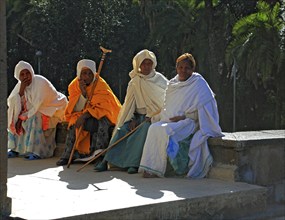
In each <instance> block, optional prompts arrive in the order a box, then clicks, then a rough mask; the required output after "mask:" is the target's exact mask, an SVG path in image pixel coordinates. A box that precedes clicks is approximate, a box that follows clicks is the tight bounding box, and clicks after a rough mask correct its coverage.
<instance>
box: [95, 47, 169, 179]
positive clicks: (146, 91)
mask: <svg viewBox="0 0 285 220" xmlns="http://www.w3.org/2000/svg"><path fill="white" fill-rule="evenodd" d="M156 64H157V61H156V57H155V54H154V53H153V52H151V51H149V50H146V49H145V50H142V51H140V52H139V53H137V54H136V55H135V57H134V58H133V70H132V71H131V72H130V73H129V75H130V78H131V80H130V81H129V84H128V88H127V93H126V97H125V101H124V104H123V107H122V109H121V111H120V114H119V116H118V121H117V125H116V128H115V130H114V132H113V136H112V140H111V142H110V145H109V146H111V145H112V144H113V143H115V142H117V141H118V140H120V139H121V138H122V137H124V136H125V135H128V133H129V132H131V131H133V129H135V127H136V126H138V125H140V124H141V123H143V124H141V126H140V127H138V129H137V130H135V131H133V133H132V134H131V135H129V136H128V137H126V138H124V139H123V140H122V141H121V142H119V143H118V144H117V145H115V146H114V147H113V148H112V149H111V150H109V151H108V152H107V153H106V155H105V157H104V159H103V161H102V163H101V164H99V165H97V166H96V167H95V170H97V171H104V170H107V162H108V163H109V165H110V166H115V167H119V168H122V169H126V170H127V172H128V173H129V174H133V173H137V172H138V167H139V164H140V159H141V154H142V150H143V145H144V142H145V138H146V134H147V131H148V128H149V126H150V121H148V120H147V118H150V117H152V116H153V115H154V114H156V113H157V112H159V111H160V109H161V107H162V105H163V97H164V92H165V89H166V86H167V83H168V80H167V79H166V78H165V77H164V76H163V75H162V74H161V73H159V72H157V71H156V70H155V67H156ZM146 120H147V121H146Z"/></svg>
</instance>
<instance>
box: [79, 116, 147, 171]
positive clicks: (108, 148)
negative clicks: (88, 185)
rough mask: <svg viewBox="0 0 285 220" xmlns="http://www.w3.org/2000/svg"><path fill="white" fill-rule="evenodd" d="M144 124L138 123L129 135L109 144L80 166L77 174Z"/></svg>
mask: <svg viewBox="0 0 285 220" xmlns="http://www.w3.org/2000/svg"><path fill="white" fill-rule="evenodd" d="M145 122H146V120H145V121H143V122H142V123H140V124H139V125H138V126H137V127H135V128H134V129H133V130H131V131H130V132H129V133H127V134H126V135H125V136H123V137H121V138H120V139H119V140H117V141H116V142H115V143H113V144H111V145H110V146H109V147H107V148H106V149H104V150H103V151H101V152H100V153H99V154H97V155H96V156H95V157H93V158H92V159H90V160H89V161H88V162H86V163H85V164H84V165H83V166H81V167H80V168H79V169H78V170H77V172H79V171H80V170H82V169H83V168H84V167H86V166H87V165H88V164H90V163H92V162H93V161H94V160H96V159H97V158H98V157H100V156H101V155H102V154H104V153H106V152H107V151H109V150H110V149H111V148H113V147H114V146H115V145H116V144H118V143H119V142H121V141H122V140H124V139H125V138H126V137H128V136H129V135H131V134H132V133H134V132H135V131H136V130H137V129H138V128H140V127H141V126H142V125H143V124H144V123H145Z"/></svg>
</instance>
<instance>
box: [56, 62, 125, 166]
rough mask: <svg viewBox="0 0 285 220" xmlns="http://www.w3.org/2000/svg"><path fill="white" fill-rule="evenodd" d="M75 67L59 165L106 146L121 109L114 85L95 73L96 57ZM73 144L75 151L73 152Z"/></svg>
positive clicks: (83, 156) (70, 86)
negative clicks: (66, 129) (112, 86)
mask: <svg viewBox="0 0 285 220" xmlns="http://www.w3.org/2000/svg"><path fill="white" fill-rule="evenodd" d="M76 71H77V72H76V75H77V76H76V77H75V78H74V79H73V80H72V82H71V83H70V84H69V86H68V93H69V96H68V98H69V103H68V106H67V108H66V110H65V118H66V121H67V122H68V133H67V137H66V143H65V150H64V152H63V154H62V155H61V158H60V159H59V160H58V161H57V162H56V165H58V166H62V165H66V164H68V160H69V158H70V157H72V158H71V159H72V161H74V160H76V159H84V158H85V159H86V157H89V156H92V155H93V153H96V152H98V151H100V150H103V149H104V148H106V147H107V146H108V143H109V141H110V138H111V134H112V128H114V126H115V123H116V120H117V116H118V114H119V111H120V109H121V103H120V101H119V100H118V99H117V97H116V96H115V94H114V93H113V91H112V89H111V88H110V87H109V85H108V84H107V82H106V81H105V80H104V79H103V78H102V77H100V76H99V74H98V73H96V64H95V62H94V61H93V60H90V59H82V60H80V61H79V62H78V63H77V68H76ZM80 128H82V129H81V132H79V131H80V130H79V129H80ZM76 140H77V141H76ZM75 141H76V142H75ZM75 143H76V146H74V145H75ZM73 148H74V149H75V150H74V152H75V153H74V154H73V155H71V152H72V149H73Z"/></svg>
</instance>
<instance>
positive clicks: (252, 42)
mask: <svg viewBox="0 0 285 220" xmlns="http://www.w3.org/2000/svg"><path fill="white" fill-rule="evenodd" d="M282 29H284V20H283V19H282V18H281V17H280V4H279V3H276V4H274V5H270V4H268V3H266V2H264V1H259V2H258V4H257V11H256V12H255V13H253V14H250V15H248V16H246V17H243V18H241V19H240V20H239V21H237V23H236V24H235V25H234V27H233V30H232V34H233V39H232V41H231V42H230V43H229V45H228V47H227V50H226V63H227V65H228V66H229V67H230V66H231V65H232V64H233V62H234V60H236V61H237V63H238V66H239V71H238V72H239V74H240V75H241V76H246V78H247V79H248V80H250V81H251V82H252V83H253V84H254V86H255V88H256V89H258V88H259V87H260V86H263V87H264V88H265V89H267V92H266V93H265V95H267V96H268V97H266V98H267V99H269V97H270V100H272V101H273V102H274V104H275V108H276V111H275V127H276V128H280V127H282V126H284V124H283V125H282V124H281V118H282V117H284V116H282V111H283V110H282V109H284V107H283V106H284V95H283V94H282V93H283V90H284V89H282V87H283V85H284V84H283V85H282V83H284V69H282V66H283V67H284V63H285V62H284V48H282ZM269 91H270V92H269ZM269 94H270V95H269ZM273 97H274V98H273Z"/></svg>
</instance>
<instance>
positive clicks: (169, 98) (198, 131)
mask: <svg viewBox="0 0 285 220" xmlns="http://www.w3.org/2000/svg"><path fill="white" fill-rule="evenodd" d="M183 115H184V116H186V119H184V120H180V121H179V122H171V121H170V120H169V118H171V117H174V116H183ZM191 134H193V138H192V140H191V142H190V147H189V153H188V156H189V171H188V174H187V176H188V177H191V178H203V177H204V176H205V175H206V174H207V172H208V170H209V167H210V165H211V163H212V161H213V159H212V156H211V154H210V152H209V149H208V145H207V139H208V138H209V137H221V136H223V134H222V131H221V128H220V126H219V114H218V109H217V103H216V100H215V98H214V93H213V92H212V90H211V89H210V87H209V85H208V83H207V82H206V81H205V80H204V78H203V77H202V76H201V75H200V74H199V73H196V72H194V73H193V74H192V76H191V77H189V79H188V80H186V81H183V82H182V81H179V80H178V76H176V77H175V78H173V79H172V80H170V82H169V85H168V88H167V89H166V95H165V101H164V106H163V109H162V112H161V113H160V120H159V121H158V122H156V123H153V124H152V125H151V126H150V128H149V130H148V134H147V138H146V142H145V145H144V150H143V154H142V159H141V162H140V169H139V171H140V172H142V171H143V170H146V171H149V172H152V173H154V174H156V175H158V176H161V177H162V176H164V174H165V171H166V166H167V157H168V155H167V147H168V145H169V140H170V139H171V140H172V142H174V143H175V144H174V146H175V148H178V147H179V145H178V141H181V140H183V139H185V138H187V137H188V136H189V135H191ZM175 150H176V151H177V150H178V149H175Z"/></svg>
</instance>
